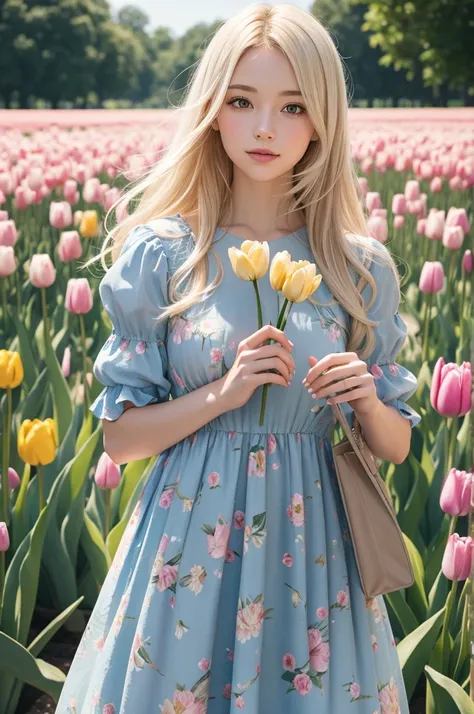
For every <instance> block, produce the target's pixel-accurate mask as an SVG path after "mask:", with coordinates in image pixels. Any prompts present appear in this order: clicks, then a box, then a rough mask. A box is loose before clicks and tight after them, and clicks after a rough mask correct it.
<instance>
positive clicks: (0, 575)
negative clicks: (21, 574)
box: [0, 550, 6, 619]
mask: <svg viewBox="0 0 474 714" xmlns="http://www.w3.org/2000/svg"><path fill="white" fill-rule="evenodd" d="M5 571H6V557H5V551H3V550H2V551H0V619H1V617H2V610H3V591H4V590H5Z"/></svg>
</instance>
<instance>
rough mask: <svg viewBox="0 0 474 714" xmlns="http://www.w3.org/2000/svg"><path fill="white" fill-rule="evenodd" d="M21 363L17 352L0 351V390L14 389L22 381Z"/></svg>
mask: <svg viewBox="0 0 474 714" xmlns="http://www.w3.org/2000/svg"><path fill="white" fill-rule="evenodd" d="M23 376H24V373H23V362H22V361H21V357H20V355H19V353H18V352H10V351H9V350H0V388H1V389H7V388H9V389H14V388H15V387H18V385H19V384H21V382H22V380H23Z"/></svg>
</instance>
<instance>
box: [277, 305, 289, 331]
mask: <svg viewBox="0 0 474 714" xmlns="http://www.w3.org/2000/svg"><path fill="white" fill-rule="evenodd" d="M288 302H289V300H288V298H285V302H284V303H283V305H282V308H281V310H280V314H279V315H278V320H277V324H276V326H277V329H278V330H279V329H280V325H281V323H282V322H283V316H284V314H285V310H286V306H287V305H288Z"/></svg>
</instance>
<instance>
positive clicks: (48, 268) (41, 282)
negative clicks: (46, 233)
mask: <svg viewBox="0 0 474 714" xmlns="http://www.w3.org/2000/svg"><path fill="white" fill-rule="evenodd" d="M29 278H30V282H31V284H32V285H34V286H35V288H49V286H50V285H52V284H53V283H54V281H55V280H56V269H55V267H54V265H53V263H52V262H51V258H50V257H49V255H48V254H47V253H35V254H34V256H33V257H32V258H31V260H30V271H29Z"/></svg>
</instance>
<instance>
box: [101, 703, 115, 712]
mask: <svg viewBox="0 0 474 714" xmlns="http://www.w3.org/2000/svg"><path fill="white" fill-rule="evenodd" d="M102 714H115V707H114V705H113V704H104V706H103V707H102Z"/></svg>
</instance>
